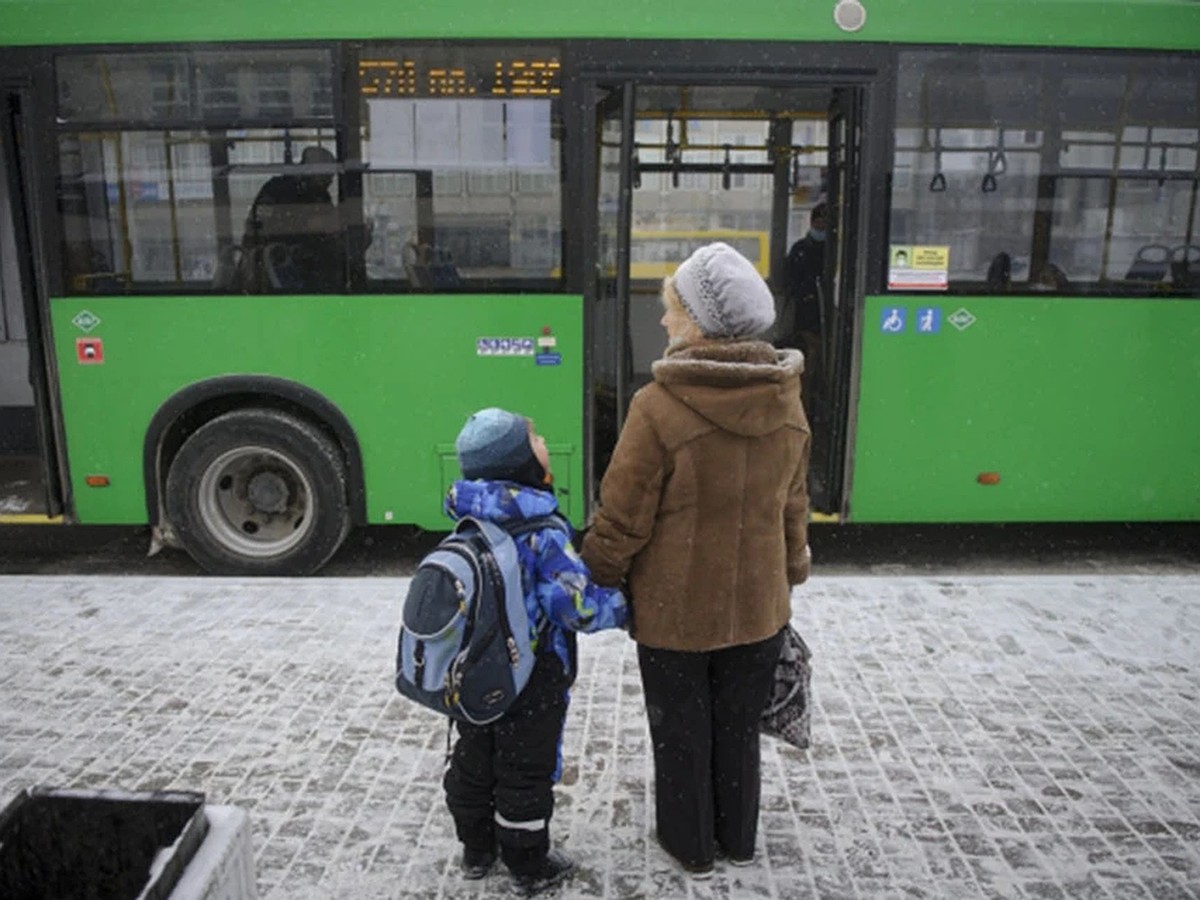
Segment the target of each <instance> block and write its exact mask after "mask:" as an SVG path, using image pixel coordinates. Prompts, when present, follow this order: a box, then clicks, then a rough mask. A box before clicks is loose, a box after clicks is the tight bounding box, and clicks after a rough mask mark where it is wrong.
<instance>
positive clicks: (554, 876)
mask: <svg viewBox="0 0 1200 900" xmlns="http://www.w3.org/2000/svg"><path fill="white" fill-rule="evenodd" d="M573 874H575V860H573V859H571V857H569V856H567V854H565V853H563V852H562V851H561V850H551V851H550V852H549V853H547V854H546V855H545V856H543V857H542V858H541V860H539V861H538V862H537V863H536V864H535V865H533V866H531V867H530V868H529V869H522V870H521V871H519V872H513V879H514V880H515V881H516V882H517V887H519V888H520V889H521V890H523V891H524V892H525V896H526V897H532V896H534V895H535V894H540V893H542V892H543V891H548V890H550V889H551V888H553V887H556V886H557V885H560V884H562V883H563V882H564V881H566V880H567V879H568V878H570V877H571V876H572V875H573Z"/></svg>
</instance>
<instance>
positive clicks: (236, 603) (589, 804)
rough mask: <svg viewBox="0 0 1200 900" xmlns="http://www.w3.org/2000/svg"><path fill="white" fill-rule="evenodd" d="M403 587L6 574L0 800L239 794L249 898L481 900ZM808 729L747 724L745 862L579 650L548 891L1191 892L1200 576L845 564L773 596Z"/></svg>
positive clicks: (602, 640) (615, 642)
mask: <svg viewBox="0 0 1200 900" xmlns="http://www.w3.org/2000/svg"><path fill="white" fill-rule="evenodd" d="M406 587H407V580H406V579H378V578H362V579H334V578H330V579H320V578H315V579H306V580H256V581H239V580H231V579H199V578H137V577H131V578H125V577H57V576H55V577H18V576H10V577H0V617H2V619H0V621H2V622H3V624H2V625H0V662H2V666H0V690H2V692H3V693H2V695H0V805H2V803H3V802H7V799H8V798H11V797H12V796H13V795H15V794H16V793H17V792H18V791H19V790H21V789H22V788H24V787H27V786H29V785H34V784H45V785H54V786H63V787H106V788H125V789H133V790H144V789H162V788H172V789H184V790H196V791H204V792H206V793H207V795H208V798H209V802H210V803H218V804H234V805H237V806H240V807H242V808H244V809H246V810H247V811H248V812H249V814H250V817H251V821H252V824H253V829H254V842H255V853H256V865H257V875H258V885H259V895H260V897H264V898H269V900H307V898H348V900H349V898H353V900H358V898H364V900H372V898H393V897H421V898H435V897H452V898H458V897H480V898H482V897H491V896H495V895H497V894H501V893H506V892H508V891H509V890H510V889H511V888H510V886H509V882H508V880H507V878H506V877H505V876H504V875H502V874H500V873H498V872H497V873H495V874H493V875H492V876H490V877H489V878H488V879H486V880H485V881H483V882H476V883H470V884H468V883H465V882H463V881H462V880H461V879H460V878H459V876H458V872H457V855H458V848H457V844H456V842H455V841H454V838H453V830H452V827H451V822H450V818H449V815H448V814H447V813H446V811H445V808H444V805H443V803H442V796H441V787H440V777H441V770H442V760H443V753H444V750H445V744H446V728H445V724H444V720H442V719H440V718H439V717H437V716H436V715H434V714H432V713H427V712H425V711H423V710H421V709H419V708H417V707H415V706H413V705H411V704H409V703H407V702H406V701H404V700H403V699H402V698H401V697H399V695H397V694H396V693H395V691H394V689H393V688H392V685H391V669H392V665H393V654H394V644H395V632H396V625H397V616H398V610H399V604H400V600H401V598H402V597H403V594H404V591H405V589H406ZM794 607H795V611H796V612H795V618H794V621H795V624H796V625H797V627H798V628H799V629H800V630H801V632H802V633H803V634H804V635H805V637H806V638H807V640H808V642H809V644H810V646H811V647H812V648H813V651H814V654H815V661H814V662H815V676H814V691H815V694H816V710H815V715H814V722H813V728H814V735H813V738H814V747H813V749H812V750H810V751H808V752H807V753H802V752H800V751H797V750H794V749H792V748H790V747H786V746H783V745H780V744H777V743H775V742H774V741H772V740H770V739H764V743H763V772H764V775H763V803H762V818H761V824H760V831H759V854H758V859H759V862H758V864H757V865H755V866H752V867H749V868H730V867H728V866H724V865H722V864H718V867H717V872H716V876H715V877H714V878H713V880H711V881H709V882H692V881H689V880H688V879H687V878H685V877H684V876H683V875H681V874H680V873H679V872H678V870H676V869H675V868H674V867H673V865H672V864H671V863H670V862H669V861H668V859H667V858H666V857H665V855H664V854H663V853H662V851H661V850H659V849H658V847H657V845H656V844H655V843H654V841H653V839H652V836H651V832H652V828H653V821H652V820H653V803H652V801H651V793H650V791H651V779H652V767H651V761H650V756H649V752H648V740H647V730H646V724H645V719H644V713H643V706H642V698H641V690H640V686H639V681H638V673H637V661H636V653H635V652H634V646H633V644H632V643H631V642H630V641H629V639H628V638H627V637H626V636H625V635H624V634H621V633H609V634H604V635H599V636H594V637H586V636H585V637H583V638H581V641H580V653H581V663H582V664H581V674H580V678H579V681H578V683H577V684H576V688H575V690H574V693H573V701H572V707H571V712H570V715H569V718H568V726H567V732H566V740H565V748H564V757H565V773H564V779H563V782H562V784H561V785H560V786H559V789H558V808H557V811H556V814H555V818H554V822H553V829H554V835H555V838H556V840H557V841H558V842H559V843H560V844H562V845H564V847H565V849H567V850H568V852H571V853H572V854H574V855H575V857H576V858H577V860H578V861H579V863H580V872H579V874H578V875H577V877H576V878H575V879H574V881H573V882H572V883H571V884H570V885H569V886H568V887H567V888H565V889H564V890H563V891H561V893H560V896H563V897H609V898H626V897H647V898H654V900H668V898H676V897H679V898H684V897H695V898H707V897H729V898H743V897H745V898H766V897H772V898H806V897H820V898H852V897H863V898H894V897H914V898H916V897H940V898H948V900H961V898H973V897H1001V898H1009V897H1031V898H1093V897H1094V898H1146V900H1166V898H1184V897H1200V655H1198V653H1197V650H1196V643H1197V640H1196V639H1197V636H1198V635H1200V576H1195V575H1181V576H1161V577H1160V576H1132V575H1096V576H1090V575H1089V576H1079V575H1067V576H1022V577H963V578H959V577H955V578H922V577H861V578H854V577H844V578H843V577H838V578H821V577H817V578H815V579H814V580H813V581H812V582H810V584H808V585H806V586H805V587H804V588H802V589H800V590H799V591H797V592H796V595H795V601H794Z"/></svg>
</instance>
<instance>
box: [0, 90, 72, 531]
mask: <svg viewBox="0 0 1200 900" xmlns="http://www.w3.org/2000/svg"><path fill="white" fill-rule="evenodd" d="M0 104H2V105H0V176H2V177H0V522H9V523H13V522H39V521H40V522H45V521H52V520H54V519H56V518H58V517H59V516H61V514H62V512H63V500H62V481H61V479H60V477H59V469H58V464H57V458H58V457H57V451H56V446H55V440H54V427H53V420H52V416H51V399H50V376H49V371H50V368H49V366H48V364H47V363H48V350H47V347H46V335H47V329H46V327H45V321H46V320H45V319H44V318H43V316H42V309H43V306H42V304H41V302H40V298H42V296H43V294H44V292H43V291H42V290H40V289H39V285H38V282H37V269H36V268H35V266H34V264H33V260H34V248H33V233H32V231H31V229H30V220H31V209H32V207H31V203H30V198H31V197H32V191H31V185H32V183H33V182H32V179H31V177H30V172H29V171H28V162H29V160H31V159H32V158H33V156H32V154H31V152H30V151H29V150H28V147H29V146H30V142H29V140H28V137H27V132H26V126H27V122H26V119H25V117H24V115H23V110H24V109H25V108H26V93H25V92H24V91H23V90H22V89H20V88H11V87H4V86H0Z"/></svg>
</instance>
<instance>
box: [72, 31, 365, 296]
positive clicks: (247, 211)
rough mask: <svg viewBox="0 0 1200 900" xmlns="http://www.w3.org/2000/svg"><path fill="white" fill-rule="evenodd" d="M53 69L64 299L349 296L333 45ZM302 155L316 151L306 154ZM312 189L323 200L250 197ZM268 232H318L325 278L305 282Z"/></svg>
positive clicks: (289, 244)
mask: <svg viewBox="0 0 1200 900" xmlns="http://www.w3.org/2000/svg"><path fill="white" fill-rule="evenodd" d="M57 66H58V69H57V73H58V103H59V119H60V120H61V127H60V132H59V144H58V147H59V182H58V203H59V209H60V212H61V214H62V221H63V259H64V263H65V268H66V271H65V272H64V278H63V282H64V288H65V290H66V292H67V293H68V294H112V293H147V292H163V291H167V292H171V291H187V292H189V293H206V292H212V291H220V292H241V293H260V292H271V291H276V292H282V291H287V292H294V293H316V292H320V293H325V292H335V291H340V290H341V289H342V286H343V285H344V279H345V262H344V255H343V253H342V251H341V249H340V248H341V246H342V237H341V232H342V229H341V224H340V222H339V220H338V218H337V212H336V209H335V208H334V207H335V204H336V200H337V197H338V195H339V189H338V185H337V183H336V176H337V170H338V167H337V166H336V164H335V162H334V160H335V157H334V154H333V148H334V141H333V127H332V115H333V104H332V93H331V89H330V86H331V83H332V75H331V72H332V69H331V66H332V57H331V54H330V53H329V52H328V51H318V50H309V51H304V50H297V51H287V52H284V51H279V50H276V51H253V52H225V53H219V54H218V53H211V52H207V53H206V52H193V53H186V52H180V53H176V54H137V53H134V54H120V55H116V54H85V55H81V56H63V57H60V58H59V59H58V62H57ZM189 70H190V71H191V72H193V73H194V78H192V79H190V80H189V79H188V78H186V77H183V75H184V73H186V72H188V71H189ZM197 121H203V122H204V123H206V126H205V127H203V128H198V127H196V126H195V124H194V123H195V122H197ZM273 121H274V122H278V123H279V124H278V125H271V124H269V123H271V122H273ZM248 122H254V123H256V126H257V127H254V128H247V127H245V125H246V123H248ZM309 148H314V150H315V149H316V148H320V149H319V150H316V153H317V155H316V156H315V157H314V156H313V155H312V151H310V152H309V156H308V157H307V158H306V157H305V152H306V150H309ZM309 183H311V184H312V185H314V186H315V185H318V184H319V185H321V186H322V187H320V191H319V193H320V194H321V195H322V196H323V197H324V198H325V199H324V201H323V203H321V204H319V205H318V204H316V203H315V202H312V201H310V202H309V203H308V207H306V206H305V205H304V203H303V202H293V203H291V204H290V205H289V207H288V208H287V209H286V210H285V209H284V207H283V206H282V205H277V206H274V207H271V205H270V204H269V203H268V202H266V201H262V202H259V203H257V204H256V199H260V198H261V197H263V196H264V194H263V192H264V190H265V191H266V194H268V195H272V196H274V195H279V196H280V197H282V198H283V199H284V200H296V201H303V200H305V199H306V198H307V195H306V194H305V193H304V192H296V191H289V190H288V188H289V186H291V185H299V184H305V185H307V184H309ZM268 184H270V185H272V187H270V188H267V185H268ZM293 193H294V194H296V195H297V196H296V197H292V196H291V195H292V194H293ZM268 220H270V222H269V223H268ZM297 221H302V222H303V223H304V225H303V227H290V226H288V223H294V222H297ZM264 223H268V224H273V225H279V228H278V229H276V231H277V232H279V233H289V232H301V233H304V237H303V238H301V239H300V242H301V243H303V240H305V239H307V233H306V232H311V233H313V234H319V235H320V238H319V240H321V241H323V242H324V243H323V244H322V246H326V245H327V246H328V247H329V248H330V252H329V253H327V254H325V257H324V258H323V260H324V261H323V262H322V264H321V266H320V270H321V277H320V278H316V277H305V278H300V277H299V276H296V273H297V272H298V271H301V270H302V269H303V266H304V262H303V261H304V260H305V259H306V258H307V257H306V255H305V253H304V252H296V250H295V246H296V243H297V242H296V241H291V240H286V239H284V238H281V237H280V236H279V233H277V234H275V236H274V237H272V235H270V234H267V233H266V232H268V231H269V228H268V227H267V224H264ZM314 223H315V224H314ZM255 226H257V227H255ZM316 240H318V239H317V238H313V241H314V242H315V241H316ZM255 248H257V251H256V252H252V251H254V250H255ZM251 257H253V258H251ZM330 260H332V262H330ZM263 261H265V262H266V264H265V265H263V264H262V263H263ZM309 268H313V269H315V268H317V267H316V266H310V267H309ZM289 276H291V280H289Z"/></svg>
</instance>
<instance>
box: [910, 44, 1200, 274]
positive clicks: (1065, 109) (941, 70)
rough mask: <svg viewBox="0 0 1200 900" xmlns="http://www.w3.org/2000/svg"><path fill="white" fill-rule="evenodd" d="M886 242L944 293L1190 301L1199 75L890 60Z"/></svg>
mask: <svg viewBox="0 0 1200 900" xmlns="http://www.w3.org/2000/svg"><path fill="white" fill-rule="evenodd" d="M900 60H901V65H900V78H899V83H898V94H897V123H896V150H895V157H894V164H893V178H892V204H891V224H890V242H891V243H892V244H893V245H927V246H942V247H949V273H948V275H949V290H950V292H952V293H999V292H1011V293H1025V292H1043V291H1049V292H1052V293H1057V294H1073V295H1079V294H1082V295H1113V296H1119V295H1134V296H1137V295H1148V296H1159V295H1161V296H1192V297H1195V296H1200V234H1198V233H1197V231H1198V229H1200V216H1198V215H1197V213H1198V209H1197V184H1198V181H1197V179H1198V175H1197V172H1198V168H1197V149H1198V143H1200V127H1198V124H1200V103H1198V99H1197V98H1198V96H1200V66H1198V65H1197V63H1196V61H1195V60H1194V59H1180V58H1171V57H1167V56H1163V57H1160V58H1156V59H1146V58H1145V57H1141V58H1134V57H1130V56H1127V55H1123V54H1112V55H1111V56H1110V57H1106V58H1097V57H1089V58H1084V57H1079V56H1072V55H1062V56H1057V57H1053V58H1050V57H1046V56H1044V55H1041V54H1031V53H1023V52H1010V51H1003V50H996V51H990V50H954V51H905V52H902V53H901V54H900Z"/></svg>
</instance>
